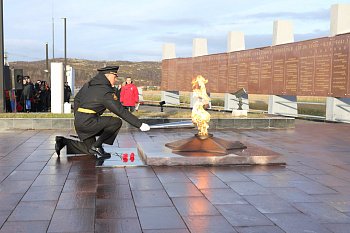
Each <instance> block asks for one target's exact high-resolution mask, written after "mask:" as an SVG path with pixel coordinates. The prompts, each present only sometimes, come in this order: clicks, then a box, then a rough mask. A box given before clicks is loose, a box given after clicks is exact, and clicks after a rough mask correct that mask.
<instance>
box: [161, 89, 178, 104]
mask: <svg viewBox="0 0 350 233" xmlns="http://www.w3.org/2000/svg"><path fill="white" fill-rule="evenodd" d="M161 101H165V103H166V104H173V105H180V93H179V91H162V92H161Z"/></svg>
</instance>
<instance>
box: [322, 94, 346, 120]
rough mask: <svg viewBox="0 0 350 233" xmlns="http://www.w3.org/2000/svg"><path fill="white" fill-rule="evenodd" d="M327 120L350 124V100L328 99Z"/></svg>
mask: <svg viewBox="0 0 350 233" xmlns="http://www.w3.org/2000/svg"><path fill="white" fill-rule="evenodd" d="M326 120H327V121H342V122H347V123H350V98H335V97H327V102H326Z"/></svg>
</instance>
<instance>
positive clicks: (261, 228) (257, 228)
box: [235, 226, 285, 233]
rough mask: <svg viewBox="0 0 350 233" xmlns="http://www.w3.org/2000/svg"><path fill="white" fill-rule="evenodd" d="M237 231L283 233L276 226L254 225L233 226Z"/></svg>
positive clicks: (245, 232)
mask: <svg viewBox="0 0 350 233" xmlns="http://www.w3.org/2000/svg"><path fill="white" fill-rule="evenodd" d="M235 229H236V230H237V231H238V232H239V233H284V232H285V231H283V230H282V229H281V228H279V227H277V226H254V227H235Z"/></svg>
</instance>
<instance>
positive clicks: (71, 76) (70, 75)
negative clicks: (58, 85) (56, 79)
mask: <svg viewBox="0 0 350 233" xmlns="http://www.w3.org/2000/svg"><path fill="white" fill-rule="evenodd" d="M66 72H67V82H68V85H69V86H70V89H71V90H72V96H74V86H75V69H74V68H73V67H71V66H67V68H66Z"/></svg>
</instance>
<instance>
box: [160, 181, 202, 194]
mask: <svg viewBox="0 0 350 233" xmlns="http://www.w3.org/2000/svg"><path fill="white" fill-rule="evenodd" d="M164 188H165V191H166V192H167V193H168V195H169V197H200V196H203V194H202V193H201V192H200V191H199V190H198V189H197V188H196V186H195V185H194V184H192V183H164Z"/></svg>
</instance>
